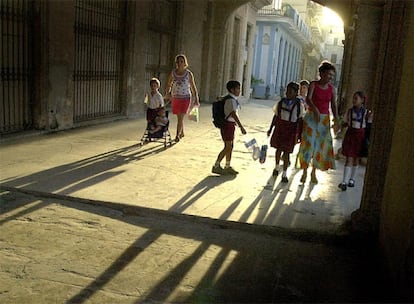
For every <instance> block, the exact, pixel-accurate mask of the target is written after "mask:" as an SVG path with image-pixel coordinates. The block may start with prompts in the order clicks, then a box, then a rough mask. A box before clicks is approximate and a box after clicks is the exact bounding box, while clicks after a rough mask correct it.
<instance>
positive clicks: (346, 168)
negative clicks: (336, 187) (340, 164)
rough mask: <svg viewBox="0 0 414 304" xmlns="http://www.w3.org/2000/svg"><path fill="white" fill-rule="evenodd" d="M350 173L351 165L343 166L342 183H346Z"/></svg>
mask: <svg viewBox="0 0 414 304" xmlns="http://www.w3.org/2000/svg"><path fill="white" fill-rule="evenodd" d="M350 175H351V167H349V166H345V168H344V179H343V180H342V182H343V183H345V184H346V183H348V180H349V176H350Z"/></svg>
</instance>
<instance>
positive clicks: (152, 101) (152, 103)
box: [147, 91, 164, 109]
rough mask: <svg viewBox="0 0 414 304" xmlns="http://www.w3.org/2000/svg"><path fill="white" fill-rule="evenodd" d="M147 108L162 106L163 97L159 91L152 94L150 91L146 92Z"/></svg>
mask: <svg viewBox="0 0 414 304" xmlns="http://www.w3.org/2000/svg"><path fill="white" fill-rule="evenodd" d="M147 106H148V108H150V109H158V108H160V107H163V106H164V98H163V97H162V95H161V93H160V92H158V91H157V92H156V93H155V94H154V95H151V92H149V93H148V104H147Z"/></svg>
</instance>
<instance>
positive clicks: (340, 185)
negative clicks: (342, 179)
mask: <svg viewBox="0 0 414 304" xmlns="http://www.w3.org/2000/svg"><path fill="white" fill-rule="evenodd" d="M338 188H339V189H341V190H342V191H346V184H345V183H340V184H339V185H338Z"/></svg>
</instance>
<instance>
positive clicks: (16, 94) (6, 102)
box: [0, 0, 33, 134]
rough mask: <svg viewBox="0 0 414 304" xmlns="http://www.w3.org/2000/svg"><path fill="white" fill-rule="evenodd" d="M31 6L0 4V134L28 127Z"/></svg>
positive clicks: (11, 0)
mask: <svg viewBox="0 0 414 304" xmlns="http://www.w3.org/2000/svg"><path fill="white" fill-rule="evenodd" d="M32 11H33V10H32V2H31V1H27V0H1V1H0V33H1V45H0V62H1V70H0V74H1V84H0V97H1V101H0V113H1V114H0V133H2V134H3V133H11V132H16V131H21V130H24V129H27V128H29V127H31V124H32V114H31V100H30V98H31V96H32V94H31V93H32V56H31V46H32V43H31V41H30V37H32V35H31V33H30V30H31V28H32V26H31V21H32Z"/></svg>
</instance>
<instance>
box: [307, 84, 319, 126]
mask: <svg viewBox="0 0 414 304" xmlns="http://www.w3.org/2000/svg"><path fill="white" fill-rule="evenodd" d="M314 90H315V83H314V82H311V84H310V85H309V90H308V95H307V96H306V103H307V104H308V106H309V108H310V110H311V111H312V112H313V114H314V115H315V120H316V121H319V116H320V113H319V110H318V108H317V107H316V106H315V104H314V103H313V101H312V99H313V92H314Z"/></svg>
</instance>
